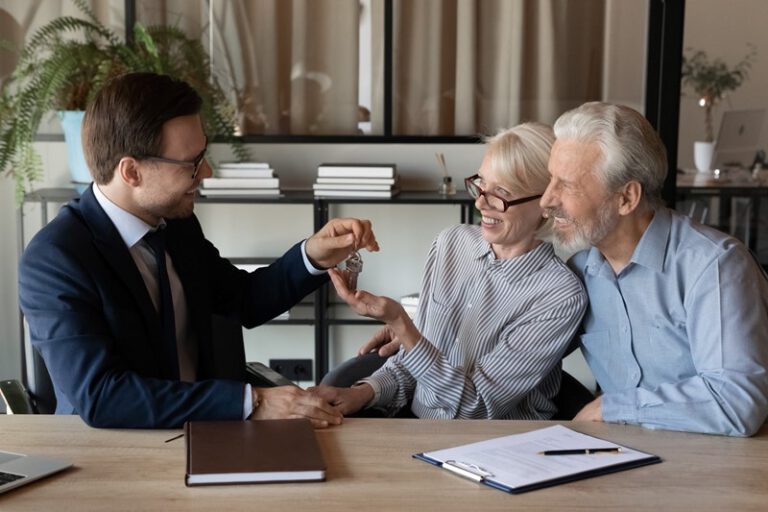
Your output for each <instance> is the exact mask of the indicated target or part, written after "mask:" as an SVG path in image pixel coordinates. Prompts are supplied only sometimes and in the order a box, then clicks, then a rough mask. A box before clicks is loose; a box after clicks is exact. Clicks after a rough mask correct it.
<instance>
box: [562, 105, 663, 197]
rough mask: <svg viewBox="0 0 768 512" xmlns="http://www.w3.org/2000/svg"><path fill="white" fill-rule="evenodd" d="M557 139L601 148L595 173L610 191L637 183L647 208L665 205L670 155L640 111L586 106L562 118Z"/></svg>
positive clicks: (603, 106)
mask: <svg viewBox="0 0 768 512" xmlns="http://www.w3.org/2000/svg"><path fill="white" fill-rule="evenodd" d="M555 137H557V139H558V140H560V139H570V140H574V141H576V142H579V143H583V144H591V143H596V144H597V145H598V146H599V148H600V151H601V154H602V162H601V165H600V166H599V167H598V168H597V169H595V172H596V174H597V177H598V179H599V180H600V181H601V182H602V183H603V185H604V186H605V187H606V189H607V190H608V191H610V192H614V191H616V190H618V189H619V188H621V187H622V186H624V185H625V184H627V183H629V182H630V181H637V182H638V183H640V185H641V186H642V189H643V196H642V200H643V201H644V202H645V204H646V205H648V206H649V207H650V208H652V209H656V208H658V207H659V206H661V205H663V201H662V198H661V191H662V188H663V186H664V179H665V178H666V176H667V152H666V150H665V149H664V144H663V143H662V142H661V138H660V137H659V134H658V133H656V130H654V129H653V127H652V126H651V124H650V123H649V122H648V120H647V119H646V118H645V117H643V116H642V114H640V113H639V112H637V111H636V110H633V109H631V108H629V107H627V106H624V105H611V104H609V103H601V102H597V101H594V102H590V103H585V104H583V105H581V106H580V107H577V108H575V109H573V110H569V111H568V112H566V113H564V114H563V115H561V116H560V117H559V118H558V120H557V121H556V122H555Z"/></svg>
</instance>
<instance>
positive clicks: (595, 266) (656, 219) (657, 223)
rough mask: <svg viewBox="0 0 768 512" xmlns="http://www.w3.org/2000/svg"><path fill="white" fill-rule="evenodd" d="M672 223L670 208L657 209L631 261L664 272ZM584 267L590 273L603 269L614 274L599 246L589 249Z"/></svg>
mask: <svg viewBox="0 0 768 512" xmlns="http://www.w3.org/2000/svg"><path fill="white" fill-rule="evenodd" d="M671 223H672V218H671V216H670V214H669V210H667V209H666V208H660V209H658V210H656V212H655V213H654V215H653V219H651V223H650V224H649V225H648V227H647V228H646V229H645V232H644V233H643V236H641V237H640V241H639V242H638V243H637V247H635V250H634V252H633V253H632V257H631V258H630V259H629V261H630V263H636V264H638V265H642V266H644V267H647V268H649V269H651V270H655V271H656V272H662V271H663V270H664V258H665V257H666V252H667V240H668V239H669V232H670V228H671ZM584 268H585V272H587V273H589V274H590V275H598V274H601V273H602V272H601V271H602V270H605V272H606V274H605V275H611V276H613V275H614V274H613V270H612V269H611V268H610V265H608V262H607V261H605V258H604V257H603V255H602V253H601V252H600V251H599V250H598V249H597V247H592V248H590V249H589V253H588V254H587V262H586V264H585V266H584Z"/></svg>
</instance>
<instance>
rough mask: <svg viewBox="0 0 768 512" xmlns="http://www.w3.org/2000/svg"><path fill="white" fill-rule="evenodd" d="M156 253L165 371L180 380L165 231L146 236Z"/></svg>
mask: <svg viewBox="0 0 768 512" xmlns="http://www.w3.org/2000/svg"><path fill="white" fill-rule="evenodd" d="M144 240H146V241H147V243H148V244H149V246H150V247H151V248H152V252H154V253H155V262H156V263H157V284H158V288H159V289H160V323H161V325H162V332H163V363H164V364H163V369H164V370H168V371H170V377H172V378H174V379H178V378H179V356H178V354H177V353H176V317H175V315H174V312H173V296H172V295H171V282H170V280H169V279H168V269H167V268H166V266H165V229H162V228H160V229H158V230H156V231H150V232H149V233H147V234H146V235H144Z"/></svg>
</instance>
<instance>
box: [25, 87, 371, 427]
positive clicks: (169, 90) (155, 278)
mask: <svg viewBox="0 0 768 512" xmlns="http://www.w3.org/2000/svg"><path fill="white" fill-rule="evenodd" d="M200 108H201V99H200V97H199V96H198V94H197V93H196V92H195V91H194V89H192V88H191V87H190V86H189V85H188V84H186V83H184V82H180V81H176V80H173V79H171V78H169V77H167V76H162V75H157V74H152V73H134V74H128V75H123V76H120V77H118V78H115V79H114V80H112V81H110V82H109V83H108V84H106V85H105V86H104V88H103V89H102V90H101V91H100V92H99V93H98V95H97V97H96V98H95V100H94V101H93V103H92V104H91V106H90V107H88V110H87V112H86V115H85V119H84V122H83V147H84V150H85V155H86V160H87V162H88V165H89V168H90V170H91V173H92V175H93V178H94V183H93V185H91V186H90V187H88V189H87V190H86V191H85V192H84V193H83V194H82V196H81V197H80V198H79V199H76V200H74V201H72V202H70V203H69V204H68V205H66V206H65V207H63V208H62V210H61V212H60V213H59V215H58V216H57V217H56V218H55V219H54V220H53V221H52V222H51V223H49V224H48V225H47V226H45V227H44V228H43V229H42V230H41V231H40V232H39V233H38V234H37V235H36V236H35V237H34V239H33V240H32V241H31V242H30V244H29V246H28V247H27V250H26V251H25V253H24V255H23V257H22V261H21V264H20V271H19V290H20V303H21V308H22V310H23V312H24V315H25V317H26V319H27V321H28V322H29V327H30V337H31V340H32V344H33V346H34V347H35V348H36V349H37V350H38V351H39V352H40V354H41V355H42V357H43V359H44V361H45V364H46V366H47V368H48V371H49V372H50V374H51V378H52V380H53V384H54V389H55V392H56V399H57V408H56V412H57V413H59V414H72V413H75V414H79V415H80V416H81V417H82V418H83V420H85V421H86V422H87V423H88V424H89V425H92V426H97V427H135V428H175V427H179V426H181V425H182V424H183V423H184V422H185V421H187V420H213V419H219V420H224V419H243V418H260V419H261V418H289V417H307V418H309V419H310V420H311V421H312V422H313V423H314V425H315V426H316V427H324V426H327V425H330V424H338V423H340V422H341V415H340V413H339V412H338V411H337V410H336V409H335V408H333V407H332V406H331V405H329V404H328V403H326V402H324V401H323V400H321V399H319V398H317V397H314V396H312V395H311V394H309V393H307V392H305V391H303V390H301V389H299V388H294V387H290V386H286V387H277V388H256V387H251V386H250V385H248V384H246V383H245V382H244V377H245V366H244V365H245V354H244V348H243V346H242V343H226V342H219V343H213V340H212V328H211V319H212V315H214V314H219V315H223V316H226V317H229V318H230V319H233V320H235V321H237V322H239V323H240V324H242V325H243V326H245V327H253V326H256V325H260V324H262V323H264V322H266V321H268V320H270V319H272V318H273V317H275V316H277V315H278V314H280V313H281V312H283V311H285V310H286V309H288V308H290V307H291V306H293V305H294V304H296V303H297V302H298V301H300V300H301V299H302V298H303V297H304V296H306V295H307V294H309V293H310V292H312V291H314V290H315V289H316V288H317V287H318V286H320V285H321V284H322V283H324V282H326V281H327V279H328V278H327V276H326V272H325V269H327V268H330V267H333V266H334V265H336V264H337V263H339V262H341V261H343V260H344V259H345V258H346V257H347V256H348V255H349V254H350V252H351V251H352V250H354V249H355V248H358V249H360V248H365V249H368V250H371V251H375V250H378V245H377V243H376V239H375V236H374V234H373V232H372V230H371V226H370V223H369V222H368V221H363V220H358V219H334V220H331V221H330V222H329V223H328V224H327V225H326V226H324V227H323V228H322V229H321V230H320V231H318V232H317V233H316V234H314V235H313V236H312V237H310V238H309V239H307V240H305V241H303V242H301V243H298V244H296V245H295V246H293V247H292V248H291V249H289V250H288V252H286V253H285V254H284V255H283V256H282V257H281V258H280V259H278V260H277V261H276V262H275V263H274V264H272V265H270V266H269V267H267V268H263V269H259V270H256V271H255V272H252V273H247V272H245V271H242V270H239V269H237V268H235V267H234V266H233V265H231V264H230V263H229V262H228V261H227V260H226V259H224V258H222V257H221V256H220V255H219V252H218V251H217V250H216V248H215V247H214V246H213V245H212V244H211V243H210V242H209V241H208V240H206V238H205V236H204V235H203V232H202V229H201V227H200V224H199V222H198V220H197V218H196V217H195V215H194V214H193V209H194V200H195V191H196V189H197V187H198V185H199V184H200V182H201V180H202V179H204V178H207V177H210V176H211V174H212V173H211V168H210V167H209V165H208V163H207V162H206V160H205V152H206V147H207V143H208V141H207V138H206V136H205V133H204V132H203V126H202V122H201V118H200Z"/></svg>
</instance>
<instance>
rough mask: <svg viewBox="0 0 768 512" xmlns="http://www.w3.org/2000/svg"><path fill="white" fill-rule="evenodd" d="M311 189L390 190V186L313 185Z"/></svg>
mask: <svg viewBox="0 0 768 512" xmlns="http://www.w3.org/2000/svg"><path fill="white" fill-rule="evenodd" d="M312 188H314V189H315V190H391V189H392V185H364V184H353V185H344V184H341V183H315V184H314V185H312Z"/></svg>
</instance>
